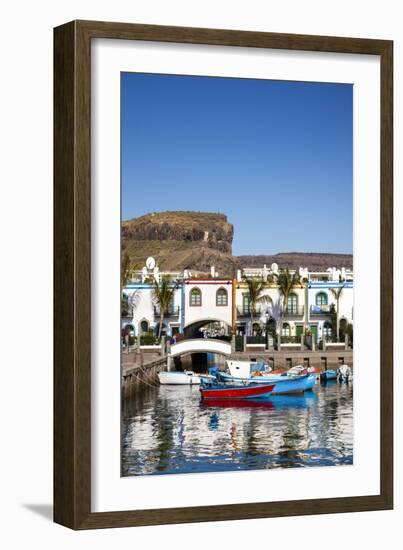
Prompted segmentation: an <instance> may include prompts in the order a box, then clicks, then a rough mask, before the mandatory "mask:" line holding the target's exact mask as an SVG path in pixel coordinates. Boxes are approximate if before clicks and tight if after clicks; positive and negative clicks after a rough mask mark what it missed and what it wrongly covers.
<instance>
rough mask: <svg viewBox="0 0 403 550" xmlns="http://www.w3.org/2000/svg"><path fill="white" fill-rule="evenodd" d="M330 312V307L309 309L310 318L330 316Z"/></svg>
mask: <svg viewBox="0 0 403 550" xmlns="http://www.w3.org/2000/svg"><path fill="white" fill-rule="evenodd" d="M331 313H332V310H331V306H328V305H323V306H311V307H310V314H311V315H312V316H315V315H331Z"/></svg>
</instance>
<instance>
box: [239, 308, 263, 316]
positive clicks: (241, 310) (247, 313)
mask: <svg viewBox="0 0 403 550" xmlns="http://www.w3.org/2000/svg"><path fill="white" fill-rule="evenodd" d="M236 312H237V315H238V316H239V317H250V314H251V308H250V307H237V308H236ZM261 313H262V308H261V307H260V306H258V307H257V308H256V310H255V311H254V312H253V315H254V316H257V315H260V314H261Z"/></svg>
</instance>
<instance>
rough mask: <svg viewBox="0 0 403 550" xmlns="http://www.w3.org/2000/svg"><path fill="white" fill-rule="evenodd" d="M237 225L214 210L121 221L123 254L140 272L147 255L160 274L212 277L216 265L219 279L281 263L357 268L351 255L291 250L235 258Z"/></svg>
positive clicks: (315, 269)
mask: <svg viewBox="0 0 403 550" xmlns="http://www.w3.org/2000/svg"><path fill="white" fill-rule="evenodd" d="M233 236H234V227H233V225H232V224H231V223H230V222H229V221H228V218H227V216H226V215H225V214H221V213H215V212H192V211H169V212H153V213H150V214H146V215H144V216H141V217H138V218H133V219H131V220H126V221H123V222H122V250H123V252H127V253H128V255H129V256H130V259H131V261H132V263H133V264H134V265H137V266H138V267H139V268H141V267H142V266H143V265H144V262H145V260H146V258H147V257H148V256H153V257H155V258H156V260H157V262H158V265H159V267H160V269H161V270H164V271H182V270H183V269H189V270H192V271H193V272H196V273H208V272H209V271H210V267H211V266H214V267H215V268H216V271H217V272H218V273H219V275H220V276H232V275H234V274H235V272H236V270H237V269H240V268H244V267H262V266H263V265H264V264H266V265H267V266H270V265H271V264H272V263H277V264H278V265H279V266H280V267H290V268H296V267H299V266H304V267H307V268H308V269H310V270H312V271H321V270H325V269H327V268H328V267H338V268H340V267H345V268H350V269H351V268H352V267H353V256H352V254H329V253H315V252H287V253H279V254H272V255H250V256H249V255H248V256H233V254H232V241H233Z"/></svg>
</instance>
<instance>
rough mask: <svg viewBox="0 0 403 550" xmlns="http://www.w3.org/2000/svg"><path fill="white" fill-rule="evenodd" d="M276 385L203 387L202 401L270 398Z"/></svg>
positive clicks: (201, 388)
mask: <svg viewBox="0 0 403 550" xmlns="http://www.w3.org/2000/svg"><path fill="white" fill-rule="evenodd" d="M274 386H275V384H249V385H247V386H227V385H226V384H215V385H202V386H201V387H200V393H201V397H202V399H256V398H260V397H268V396H269V395H270V394H271V392H272V391H273V389H274Z"/></svg>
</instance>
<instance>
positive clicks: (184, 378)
mask: <svg viewBox="0 0 403 550" xmlns="http://www.w3.org/2000/svg"><path fill="white" fill-rule="evenodd" d="M158 379H159V381H160V384H172V385H176V386H183V385H193V384H200V376H198V375H197V374H195V373H194V372H193V371H191V370H185V371H169V372H159V373H158Z"/></svg>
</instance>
